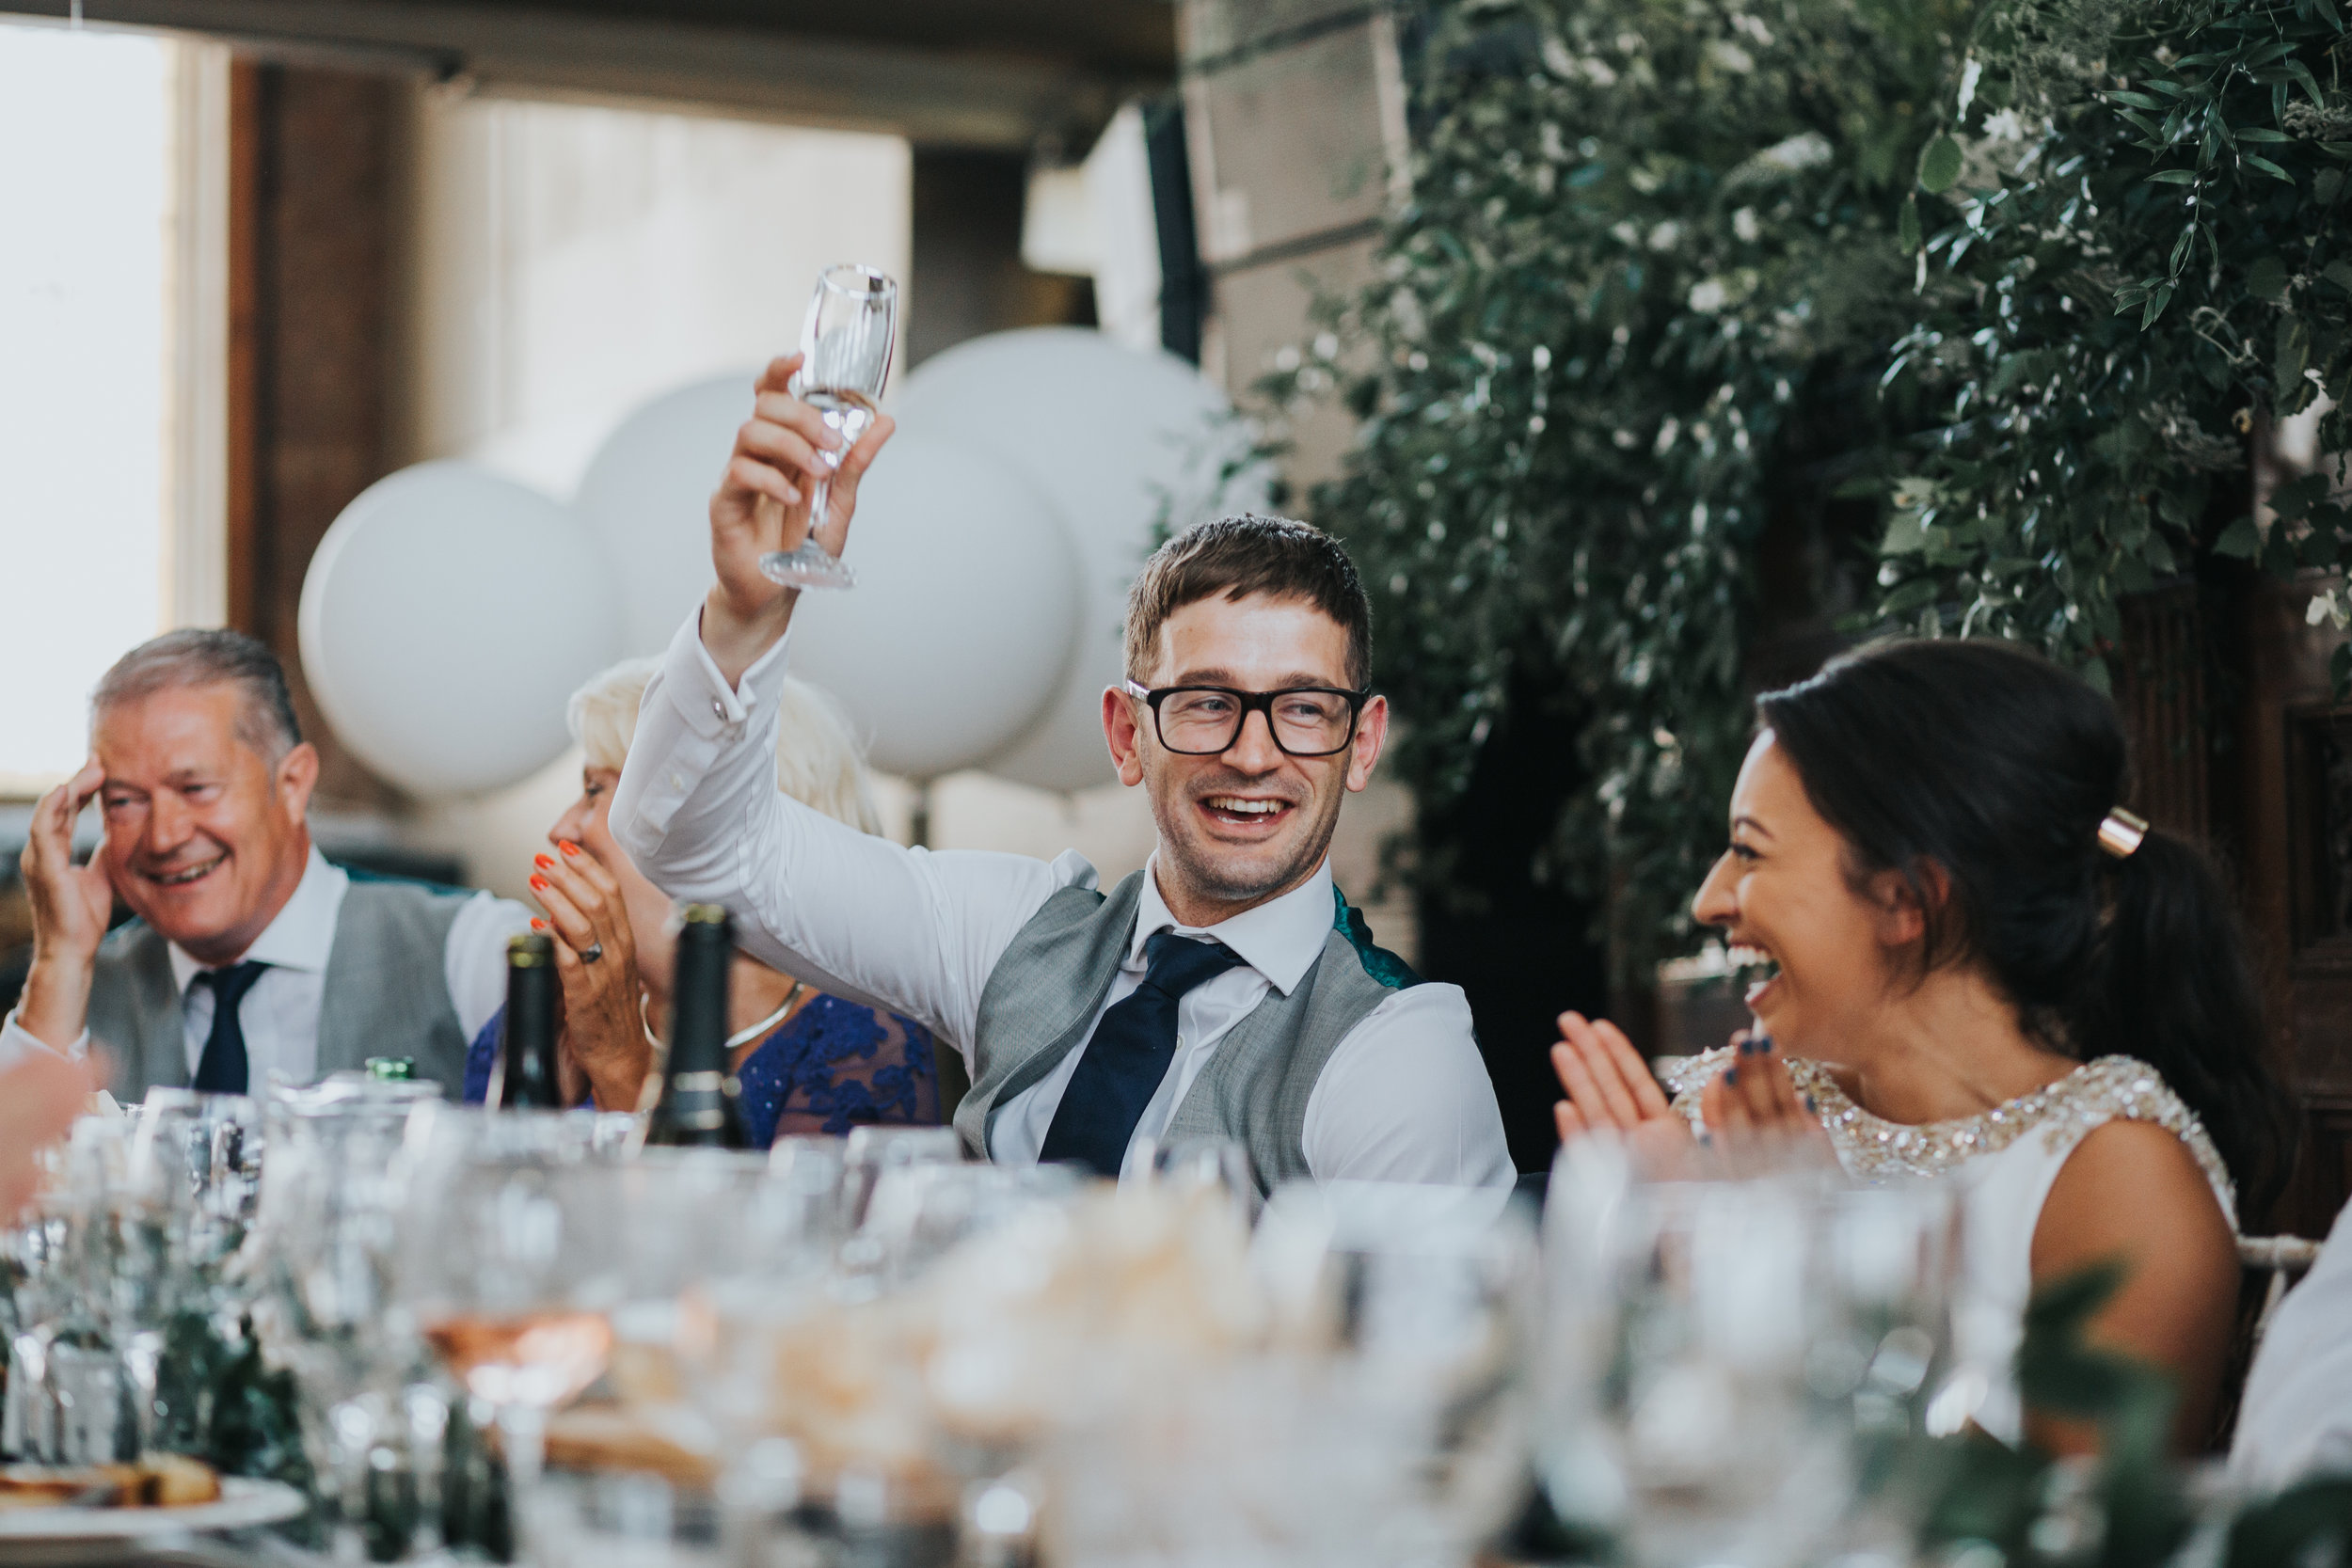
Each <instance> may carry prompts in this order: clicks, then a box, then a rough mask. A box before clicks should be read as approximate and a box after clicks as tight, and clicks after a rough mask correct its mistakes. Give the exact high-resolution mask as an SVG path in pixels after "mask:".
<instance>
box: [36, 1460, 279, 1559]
mask: <svg viewBox="0 0 2352 1568" xmlns="http://www.w3.org/2000/svg"><path fill="white" fill-rule="evenodd" d="M306 1506H307V1505H306V1504H305V1502H304V1501H303V1497H302V1494H301V1493H299V1492H297V1491H295V1490H294V1488H293V1487H291V1486H288V1485H287V1484H285V1483H284V1482H283V1481H248V1480H246V1479H245V1478H243V1477H241V1476H224V1477H223V1478H221V1482H220V1499H219V1501H217V1502H209V1503H198V1504H196V1505H194V1506H193V1507H189V1508H18V1509H0V1561H8V1560H14V1559H16V1558H17V1557H19V1556H21V1555H22V1551H23V1548H24V1547H29V1546H32V1545H34V1544H40V1545H51V1546H54V1545H57V1544H63V1543H67V1542H134V1541H144V1540H151V1539H153V1538H156V1537H159V1536H175V1535H197V1534H201V1533H204V1532H206V1531H210V1530H223V1529H250V1528H253V1527H254V1526H256V1525H274V1524H276V1523H278V1521H279V1520H280V1519H291V1518H293V1517H294V1515H295V1514H297V1513H301V1512H302V1511H303V1509H304V1508H305V1507H306Z"/></svg>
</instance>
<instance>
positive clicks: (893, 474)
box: [706, 429, 1101, 779]
mask: <svg viewBox="0 0 2352 1568" xmlns="http://www.w3.org/2000/svg"><path fill="white" fill-rule="evenodd" d="M848 559H849V562H850V564H851V565H852V566H854V567H856V568H857V586H856V587H855V588H853V589H850V591H849V592H847V593H827V594H814V593H812V594H802V595H801V602H800V606H799V608H798V609H796V610H794V611H793V612H792V654H791V659H792V669H793V671H794V673H797V674H800V675H802V676H803V677H805V678H806V679H808V680H811V681H814V682H815V683H816V684H817V685H818V686H820V687H823V688H824V689H826V690H828V691H830V692H832V693H833V694H834V696H836V697H838V698H840V699H841V702H842V705H843V706H845V707H847V708H848V709H849V710H850V717H851V718H852V719H853V720H855V721H857V723H858V726H859V728H860V729H861V730H863V731H864V732H865V733H866V736H868V737H869V740H870V744H871V748H872V751H871V755H872V758H873V762H874V765H875V766H876V767H878V768H883V769H885V770H887V771H889V772H893V773H898V774H901V775H904V776H905V777H908V778H913V779H931V778H937V777H939V776H940V775H941V774H943V773H952V772H954V771H956V770H957V769H958V768H970V767H973V766H974V765H976V764H977V763H978V762H979V761H980V760H981V759H982V758H983V757H986V756H988V755H989V754H990V753H991V752H995V751H997V750H999V749H1001V748H1002V747H1003V746H1004V745H1005V744H1006V743H1007V742H1008V741H1009V740H1011V739H1012V738H1013V737H1014V736H1018V735H1019V734H1021V732H1022V731H1023V730H1025V729H1027V728H1028V727H1029V726H1030V725H1031V724H1033V723H1035V722H1036V721H1037V718H1038V716H1039V714H1040V712H1041V710H1042V709H1043V708H1044V706H1045V705H1046V703H1047V702H1048V701H1050V700H1051V699H1052V698H1053V696H1054V693H1055V690H1056V688H1057V686H1058V685H1059V683H1060V680H1061V676H1062V672H1063V670H1064V669H1065V668H1066V667H1067V666H1068V664H1069V662H1070V645H1071V641H1072V637H1073V631H1074V629H1075V627H1076V624H1077V616H1078V570H1077V566H1076V564H1075V562H1073V552H1072V549H1071V545H1070V532H1069V530H1068V529H1067V528H1066V527H1064V525H1063V522H1062V519H1061V518H1060V516H1059V515H1058V514H1057V510H1056V508H1055V505H1054V502H1053V500H1052V499H1051V498H1050V497H1048V496H1047V495H1045V494H1044V493H1043V492H1042V491H1041V489H1040V488H1039V487H1038V486H1037V485H1036V484H1035V483H1032V482H1031V481H1030V480H1028V479H1026V478H1025V477H1024V476H1023V474H1022V472H1021V470H1020V469H1018V468H1016V467H1013V466H1012V465H1011V464H1009V463H1008V462H1006V461H1005V460H1004V459H1003V458H1002V457H999V456H996V455H995V454H993V453H992V452H988V451H981V450H979V449H978V448H976V447H971V446H967V445H965V444H964V443H962V442H960V441H953V440H949V439H946V437H943V436H938V435H935V434H932V433H930V432H929V431H924V430H909V429H901V430H900V431H899V432H898V435H897V436H895V437H893V438H892V440H891V443H890V446H889V449H888V450H887V451H884V452H883V453H882V456H881V457H880V458H879V459H877V460H876V462H875V464H874V466H873V467H872V468H870V469H868V470H867V471H866V478H865V480H864V481H863V483H860V485H859V486H858V497H857V521H856V522H855V524H853V525H852V526H851V529H850V543H849V546H848ZM706 569H707V568H706ZM1096 744H1097V745H1098V746H1099V745H1100V744H1101V741H1100V739H1099V737H1098V739H1097V741H1096Z"/></svg>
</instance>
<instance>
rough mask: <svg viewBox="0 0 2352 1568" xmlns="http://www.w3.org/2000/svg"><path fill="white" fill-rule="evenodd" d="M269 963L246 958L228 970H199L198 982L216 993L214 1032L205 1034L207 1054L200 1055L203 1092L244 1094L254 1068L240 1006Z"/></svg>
mask: <svg viewBox="0 0 2352 1568" xmlns="http://www.w3.org/2000/svg"><path fill="white" fill-rule="evenodd" d="M268 967H269V965H267V964H265V963H262V962H259V961H258V960H256V959H252V958H247V959H246V961H245V962H243V963H241V964H231V965H230V966H229V967H228V968H227V969H199V970H198V971H197V973H196V982H195V983H196V984H198V985H199V986H204V987H206V988H208V989H210V990H211V991H212V993H213V1032H212V1033H211V1034H210V1035H208V1036H206V1037H205V1039H204V1054H203V1055H201V1056H199V1057H198V1058H197V1063H196V1085H195V1087H196V1088H197V1090H198V1092H199V1093H202V1094H244V1093H245V1092H246V1088H247V1086H248V1085H249V1084H250V1082H251V1079H252V1069H251V1068H250V1067H248V1066H247V1065H246V1059H245V1026H244V1025H243V1024H242V1023H240V1022H237V1005H238V1004H239V1003H241V1002H243V1001H244V1000H245V993H246V991H249V990H252V989H253V982H254V981H256V980H258V979H260V978H261V977H262V971H263V970H264V969H267V968H268Z"/></svg>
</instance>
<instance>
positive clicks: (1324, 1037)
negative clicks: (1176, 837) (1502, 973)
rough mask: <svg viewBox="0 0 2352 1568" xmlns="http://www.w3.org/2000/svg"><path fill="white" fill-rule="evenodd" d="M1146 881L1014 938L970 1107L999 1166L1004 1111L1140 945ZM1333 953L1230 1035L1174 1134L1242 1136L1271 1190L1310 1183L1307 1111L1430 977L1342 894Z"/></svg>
mask: <svg viewBox="0 0 2352 1568" xmlns="http://www.w3.org/2000/svg"><path fill="white" fill-rule="evenodd" d="M1144 875H1145V874H1144V873H1143V872H1140V871H1138V872H1136V873H1135V874H1134V875H1133V876H1131V877H1129V878H1127V879H1125V880H1124V881H1122V882H1120V884H1119V885H1118V886H1117V887H1116V888H1113V889H1112V890H1111V892H1110V894H1109V895H1107V896H1105V895H1103V894H1101V893H1098V892H1096V891H1095V890H1094V889H1092V888H1078V887H1069V888H1063V889H1062V890H1061V891H1060V892H1058V893H1057V894H1055V895H1053V896H1052V897H1051V898H1048V899H1047V900H1046V901H1045V906H1044V908H1042V909H1041V910H1039V911H1038V912H1037V913H1036V914H1034V915H1032V916H1031V917H1030V918H1029V922H1028V924H1027V925H1025V926H1024V927H1021V930H1020V932H1019V933H1018V934H1017V935H1016V936H1014V938H1013V939H1012V944H1011V945H1010V946H1009V947H1007V948H1006V949H1005V954H1004V957H1003V958H999V959H997V960H996V967H995V968H994V969H993V970H992V971H991V972H990V973H989V976H988V984H987V986H986V987H984V988H983V989H982V990H981V992H980V1012H979V1025H978V1031H977V1042H976V1045H975V1049H974V1055H975V1056H976V1057H977V1069H978V1070H977V1073H976V1074H975V1079H974V1083H973V1085H972V1091H971V1092H970V1093H969V1094H967V1095H965V1096H964V1098H963V1102H962V1104H961V1105H959V1106H958V1107H957V1108H956V1132H958V1134H960V1135H961V1138H962V1140H963V1147H964V1150H965V1152H966V1153H968V1154H971V1155H973V1156H974V1157H975V1158H980V1159H985V1158H986V1157H987V1154H988V1137H989V1132H990V1131H991V1130H992V1129H993V1127H994V1125H995V1119H996V1112H997V1109H998V1108H999V1107H1000V1106H1002V1105H1004V1104H1006V1103H1007V1102H1009V1101H1011V1100H1012V1099H1013V1098H1014V1097H1015V1096H1017V1095H1019V1094H1020V1093H1021V1092H1022V1091H1023V1090H1025V1089H1027V1088H1028V1087H1030V1086H1031V1085H1035V1084H1037V1083H1038V1082H1039V1081H1041V1079H1043V1078H1044V1077H1045V1076H1046V1075H1047V1074H1049V1073H1051V1072H1052V1071H1053V1070H1054V1068H1055V1066H1056V1064H1057V1063H1059V1062H1060V1061H1061V1059H1062V1058H1063V1057H1065V1056H1067V1055H1069V1054H1070V1053H1071V1052H1073V1051H1074V1050H1076V1049H1078V1048H1079V1047H1081V1046H1082V1045H1084V1044H1085V1042H1086V1040H1087V1039H1088V1037H1089V1036H1090V1035H1091V1034H1092V1032H1093V1027H1094V1022H1095V1015H1096V1014H1097V1013H1098V1012H1100V1011H1101V1010H1102V1006H1103V999H1104V997H1105V996H1107V995H1109V994H1110V989H1111V982H1112V981H1113V980H1114V979H1116V978H1117V977H1118V974H1119V963H1120V958H1122V957H1124V956H1125V954H1126V951H1127V945H1128V943H1129V942H1131V941H1132V940H1133V939H1134V936H1135V929H1136V907H1137V905H1138V903H1139V902H1140V901H1141V898H1142V894H1143V879H1144ZM1333 903H1334V904H1335V906H1336V910H1335V913H1334V917H1333V920H1332V926H1331V930H1330V932H1329V934H1328V935H1327V936H1326V937H1325V938H1324V942H1323V952H1322V953H1321V955H1319V956H1318V957H1317V958H1316V959H1315V961H1314V962H1313V963H1312V964H1311V965H1310V966H1309V967H1308V970H1307V973H1306V974H1305V975H1304V977H1302V978H1301V979H1300V980H1299V982H1298V984H1297V985H1296V986H1295V987H1294V988H1293V989H1292V990H1291V993H1290V994H1289V995H1288V996H1284V995H1283V994H1282V993H1281V992H1280V991H1279V990H1275V989H1273V988H1272V987H1269V988H1267V990H1266V994H1265V1000H1263V1002H1260V1003H1259V1004H1258V1006H1256V1007H1255V1008H1253V1009H1251V1010H1250V1012H1249V1013H1248V1016H1246V1017H1245V1018H1243V1019H1242V1020H1241V1022H1238V1023H1235V1024H1234V1025H1233V1026H1232V1029H1230V1030H1228V1031H1227V1032H1226V1034H1225V1037H1223V1038H1222V1039H1220V1040H1218V1041H1217V1044H1216V1050H1215V1051H1213V1052H1212V1053H1210V1055H1209V1060H1208V1064H1207V1065H1206V1066H1205V1067H1203V1068H1202V1069H1200V1073H1199V1075H1198V1076H1196V1077H1195V1078H1194V1079H1193V1081H1192V1086H1191V1088H1190V1089H1188V1090H1187V1091H1186V1092H1185V1094H1184V1101H1183V1102H1182V1103H1181V1104H1179V1105H1178V1106H1177V1107H1176V1114H1175V1115H1174V1116H1173V1117H1170V1118H1169V1120H1168V1133H1167V1135H1168V1137H1169V1138H1182V1137H1188V1136H1193V1135H1197V1134H1203V1133H1207V1134H1215V1135H1218V1136H1222V1137H1229V1138H1235V1139H1238V1140H1240V1142H1241V1145H1242V1147H1243V1148H1247V1149H1248V1151H1249V1163H1250V1166H1251V1170H1252V1173H1253V1174H1254V1176H1255V1177H1256V1180H1257V1183H1258V1190H1259V1191H1260V1192H1261V1193H1265V1192H1271V1191H1272V1190H1273V1189H1274V1188H1275V1187H1277V1186H1279V1184H1280V1183H1282V1182H1284V1181H1289V1180H1295V1179H1297V1178H1300V1177H1305V1176H1308V1175H1310V1174H1311V1173H1310V1172H1309V1170H1308V1169H1307V1154H1306V1149H1305V1148H1304V1146H1303V1143H1302V1138H1303V1135H1304V1133H1305V1131H1306V1124H1307V1101H1308V1099H1309V1097H1310V1096H1311V1095H1312V1094H1313V1093H1314V1088H1315V1081H1316V1080H1317V1079H1318V1078H1320V1077H1322V1076H1323V1069H1324V1065H1325V1064H1326V1063H1327V1062H1328V1061H1329V1060H1330V1059H1331V1053H1332V1052H1334V1051H1336V1050H1338V1049H1339V1044H1340V1041H1341V1040H1343V1039H1344V1038H1345V1037H1346V1036H1347V1032H1348V1031H1349V1030H1351V1029H1353V1028H1355V1027H1356V1025H1357V1024H1359V1023H1360V1022H1363V1020H1364V1018H1365V1016H1366V1015H1367V1014H1369V1013H1370V1012H1371V1011H1372V1010H1373V1009H1374V1008H1375V1007H1377V1006H1380V1004H1381V1003H1383V1002H1385V1001H1387V1000H1388V999H1389V998H1390V997H1391V996H1392V995H1394V994H1395V993H1396V992H1397V991H1398V990H1402V989H1404V988H1405V987H1407V986H1413V985H1418V984H1420V983H1421V982H1420V977H1419V976H1418V975H1416V974H1413V972H1412V971H1411V970H1410V969H1407V968H1406V966H1405V963H1404V961H1403V960H1402V959H1400V958H1397V957H1396V956H1395V955H1394V954H1392V953H1390V952H1387V951H1386V950H1384V949H1382V948H1378V947H1375V946H1374V945H1373V944H1372V939H1371V936H1370V934H1369V933H1368V932H1367V931H1365V929H1364V927H1363V922H1362V917H1361V916H1360V915H1359V914H1358V913H1357V912H1356V911H1354V910H1352V909H1350V908H1349V907H1348V904H1347V900H1346V899H1345V898H1343V897H1340V896H1339V895H1338V891H1337V890H1336V889H1334V890H1333Z"/></svg>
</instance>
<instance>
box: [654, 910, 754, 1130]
mask: <svg viewBox="0 0 2352 1568" xmlns="http://www.w3.org/2000/svg"><path fill="white" fill-rule="evenodd" d="M734 964H735V931H734V926H733V923H732V921H731V920H730V919H729V918H728V915H727V911H725V910H724V909H723V908H722V907H720V906H719V905H717V904H689V905H687V906H686V908H685V910H684V911H683V916H682V919H681V921H680V923H679V927H678V937H677V968H676V970H675V978H674V983H673V985H672V988H671V991H670V1049H669V1055H668V1059H667V1060H666V1061H665V1062H664V1063H663V1064H662V1072H661V1098H660V1100H658V1101H655V1102H654V1107H653V1115H652V1117H651V1119H650V1120H649V1121H648V1122H647V1124H646V1127H645V1142H647V1143H648V1144H665V1145H670V1146H673V1147H682V1148H750V1147H751V1138H750V1136H749V1135H748V1134H747V1133H746V1132H744V1130H743V1113H742V1108H741V1105H740V1102H739V1095H740V1090H739V1085H737V1083H736V1081H735V1068H734V1064H733V1062H732V1061H731V1059H730V1054H731V1053H729V1051H728V1049H727V983H728V979H729V977H730V974H732V971H733V969H734Z"/></svg>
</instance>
